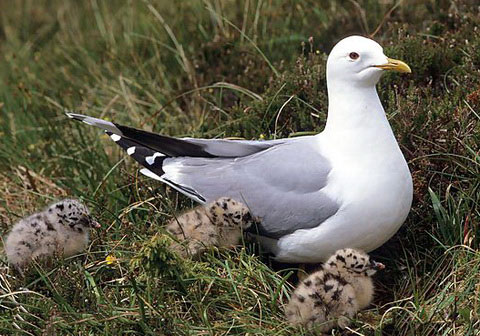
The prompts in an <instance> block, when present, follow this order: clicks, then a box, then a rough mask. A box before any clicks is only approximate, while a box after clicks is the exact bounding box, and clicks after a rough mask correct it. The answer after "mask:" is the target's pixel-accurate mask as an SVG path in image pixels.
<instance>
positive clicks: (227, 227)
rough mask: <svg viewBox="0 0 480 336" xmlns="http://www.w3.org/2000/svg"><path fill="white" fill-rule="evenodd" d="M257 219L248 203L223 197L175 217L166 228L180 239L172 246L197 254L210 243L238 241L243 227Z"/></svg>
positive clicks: (224, 244)
mask: <svg viewBox="0 0 480 336" xmlns="http://www.w3.org/2000/svg"><path fill="white" fill-rule="evenodd" d="M255 222H256V219H255V218H254V217H252V215H251V214H250V210H249V209H248V208H247V207H246V206H245V205H243V204H242V203H240V202H237V201H235V200H233V199H231V198H227V197H222V198H219V199H217V200H216V201H214V202H212V203H210V204H208V205H206V206H199V207H196V208H194V209H192V210H190V211H188V212H186V213H184V214H182V215H180V216H178V217H176V218H174V219H172V220H171V221H170V222H169V223H168V225H167V231H168V232H170V233H171V234H172V235H174V236H175V238H176V240H177V241H178V243H175V244H173V246H172V248H173V249H174V250H175V251H176V252H177V253H179V254H180V255H181V256H183V257H187V256H192V257H195V256H198V255H199V254H200V253H202V252H204V251H205V250H206V249H208V247H210V246H218V247H226V246H233V245H236V244H238V243H239V242H240V239H241V237H242V232H243V230H245V229H247V228H249V227H250V226H251V225H252V224H253V223H255Z"/></svg>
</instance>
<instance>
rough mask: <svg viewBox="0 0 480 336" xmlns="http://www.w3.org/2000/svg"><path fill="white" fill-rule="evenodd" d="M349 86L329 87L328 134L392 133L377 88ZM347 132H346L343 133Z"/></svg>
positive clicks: (333, 84)
mask: <svg viewBox="0 0 480 336" xmlns="http://www.w3.org/2000/svg"><path fill="white" fill-rule="evenodd" d="M344 84H345V83H335V82H334V83H329V85H328V118H327V124H326V126H325V131H326V132H328V133H330V132H342V131H346V132H352V131H353V132H354V133H357V132H358V131H362V130H365V131H369V132H372V131H380V130H382V129H385V127H386V129H387V130H388V131H390V132H391V130H390V126H389V124H388V121H387V118H386V116H385V111H384V109H383V107H382V104H381V103H380V99H379V98H378V94H377V90H376V89H375V86H370V85H369V86H363V87H358V86H354V85H351V84H350V85H349V84H347V85H344ZM342 133H343V132H342Z"/></svg>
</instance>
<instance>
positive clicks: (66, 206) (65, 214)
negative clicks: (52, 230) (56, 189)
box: [47, 199, 100, 232]
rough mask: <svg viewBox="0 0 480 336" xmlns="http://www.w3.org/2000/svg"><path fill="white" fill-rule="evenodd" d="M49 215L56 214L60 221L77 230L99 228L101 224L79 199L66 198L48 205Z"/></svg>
mask: <svg viewBox="0 0 480 336" xmlns="http://www.w3.org/2000/svg"><path fill="white" fill-rule="evenodd" d="M47 213H48V215H49V216H56V217H57V218H58V222H59V223H60V224H63V225H65V226H68V227H70V228H71V229H73V230H75V231H79V232H80V231H82V230H83V228H87V229H89V228H99V227H100V224H99V223H98V222H97V221H95V220H94V219H93V218H92V216H91V215H90V211H89V210H88V208H87V207H86V206H85V205H84V204H83V203H81V202H80V201H78V200H75V199H65V200H62V201H60V202H57V203H54V204H52V205H50V206H49V207H48V210H47Z"/></svg>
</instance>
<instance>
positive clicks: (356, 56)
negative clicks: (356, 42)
mask: <svg viewBox="0 0 480 336" xmlns="http://www.w3.org/2000/svg"><path fill="white" fill-rule="evenodd" d="M348 57H350V58H351V59H352V60H356V59H357V58H359V57H360V55H359V54H358V53H356V52H354V51H352V52H351V53H350V54H349V55H348Z"/></svg>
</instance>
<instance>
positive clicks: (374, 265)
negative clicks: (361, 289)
mask: <svg viewBox="0 0 480 336" xmlns="http://www.w3.org/2000/svg"><path fill="white" fill-rule="evenodd" d="M370 267H371V268H372V269H374V270H377V271H380V270H383V269H385V265H384V264H382V263H379V262H376V261H373V260H372V262H371V263H370Z"/></svg>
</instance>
